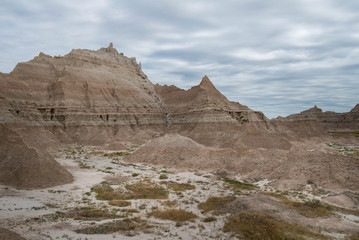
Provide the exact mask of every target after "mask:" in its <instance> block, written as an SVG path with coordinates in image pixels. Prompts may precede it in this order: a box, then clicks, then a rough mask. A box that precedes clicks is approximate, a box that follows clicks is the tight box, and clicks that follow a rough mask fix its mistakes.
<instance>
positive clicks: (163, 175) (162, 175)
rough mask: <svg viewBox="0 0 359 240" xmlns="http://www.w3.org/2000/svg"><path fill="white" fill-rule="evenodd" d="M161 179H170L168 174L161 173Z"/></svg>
mask: <svg viewBox="0 0 359 240" xmlns="http://www.w3.org/2000/svg"><path fill="white" fill-rule="evenodd" d="M160 179H161V180H163V179H168V177H167V175H166V174H161V175H160Z"/></svg>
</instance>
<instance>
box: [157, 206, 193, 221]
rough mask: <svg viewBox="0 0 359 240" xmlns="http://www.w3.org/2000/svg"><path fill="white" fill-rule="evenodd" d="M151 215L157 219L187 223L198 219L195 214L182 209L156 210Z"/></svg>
mask: <svg viewBox="0 0 359 240" xmlns="http://www.w3.org/2000/svg"><path fill="white" fill-rule="evenodd" d="M150 215H151V216H153V217H155V218H159V219H163V220H171V221H176V222H185V221H188V220H192V219H195V218H197V215H195V214H194V213H191V212H187V211H185V210H182V209H168V210H163V211H161V210H155V211H153V212H152V213H151V214H150Z"/></svg>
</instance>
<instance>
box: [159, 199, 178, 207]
mask: <svg viewBox="0 0 359 240" xmlns="http://www.w3.org/2000/svg"><path fill="white" fill-rule="evenodd" d="M162 205H164V206H167V207H174V206H176V205H177V201H176V200H173V201H169V200H167V201H164V202H162Z"/></svg>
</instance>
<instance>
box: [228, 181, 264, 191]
mask: <svg viewBox="0 0 359 240" xmlns="http://www.w3.org/2000/svg"><path fill="white" fill-rule="evenodd" d="M223 181H225V182H226V183H229V184H230V185H231V186H232V187H235V188H239V189H244V190H253V189H256V188H258V187H257V186H256V185H254V184H250V183H245V182H240V181H236V180H233V179H229V178H225V179H224V180H223Z"/></svg>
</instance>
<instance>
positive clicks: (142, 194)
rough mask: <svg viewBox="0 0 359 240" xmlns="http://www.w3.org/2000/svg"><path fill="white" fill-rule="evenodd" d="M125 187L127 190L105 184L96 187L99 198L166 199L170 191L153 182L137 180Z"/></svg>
mask: <svg viewBox="0 0 359 240" xmlns="http://www.w3.org/2000/svg"><path fill="white" fill-rule="evenodd" d="M125 188H126V189H127V190H128V191H127V192H119V191H117V190H115V189H113V188H112V187H111V186H109V185H106V184H103V185H102V186H101V187H98V188H95V189H94V191H95V192H96V193H97V195H96V199H98V200H109V201H111V200H129V199H166V198H168V191H166V190H165V189H164V188H163V187H161V186H159V185H158V184H156V183H153V182H143V181H140V182H137V183H134V184H127V185H126V186H125Z"/></svg>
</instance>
